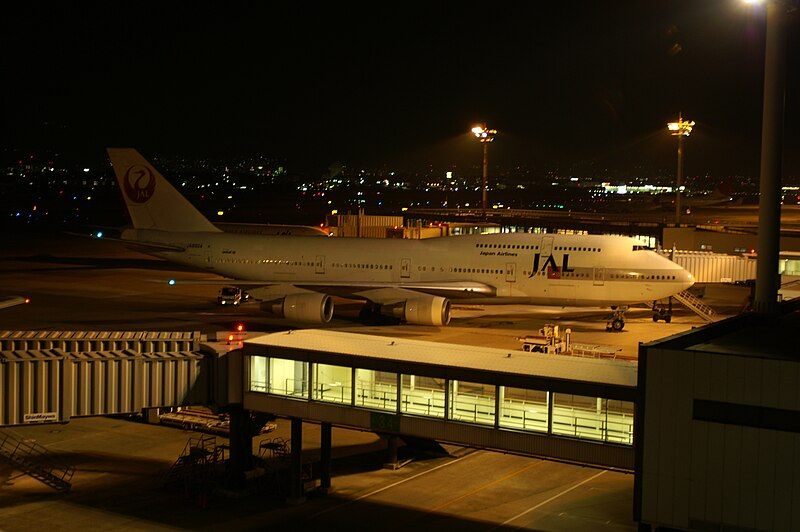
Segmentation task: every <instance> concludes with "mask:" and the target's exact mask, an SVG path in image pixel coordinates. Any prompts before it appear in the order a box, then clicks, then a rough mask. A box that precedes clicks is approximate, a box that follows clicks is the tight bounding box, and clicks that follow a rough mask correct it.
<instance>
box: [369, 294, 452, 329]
mask: <svg viewBox="0 0 800 532" xmlns="http://www.w3.org/2000/svg"><path fill="white" fill-rule="evenodd" d="M381 313H382V314H385V315H387V316H394V317H395V318H400V319H401V320H403V321H405V322H407V323H413V324H415V325H435V326H437V327H441V326H442V325H447V324H448V323H450V300H448V299H446V298H444V297H439V296H420V297H415V298H413V299H407V300H405V301H403V302H402V303H398V304H397V305H388V306H384V307H381Z"/></svg>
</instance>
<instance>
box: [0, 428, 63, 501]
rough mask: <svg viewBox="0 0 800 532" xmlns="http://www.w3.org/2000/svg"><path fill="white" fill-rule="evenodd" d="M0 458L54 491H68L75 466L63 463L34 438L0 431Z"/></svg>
mask: <svg viewBox="0 0 800 532" xmlns="http://www.w3.org/2000/svg"><path fill="white" fill-rule="evenodd" d="M0 458H2V459H4V460H5V461H7V462H8V463H9V464H11V465H12V466H14V467H15V468H16V469H19V470H20V471H22V472H23V473H25V474H26V475H28V476H30V477H33V478H35V479H36V480H38V481H39V482H42V483H43V484H46V485H48V486H50V487H51V488H53V489H54V490H56V491H61V492H64V493H66V492H68V491H69V490H70V489H71V488H72V484H71V483H70V480H72V475H73V474H74V473H75V468H74V467H72V466H70V465H67V464H63V463H61V462H60V460H58V458H57V457H56V455H55V454H53V453H52V452H51V451H50V450H48V449H47V448H46V447H45V446H44V445H41V444H40V443H37V442H36V440H29V439H23V438H20V437H18V436H16V435H14V434H12V433H10V432H8V431H0Z"/></svg>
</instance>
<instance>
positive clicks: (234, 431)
mask: <svg viewBox="0 0 800 532" xmlns="http://www.w3.org/2000/svg"><path fill="white" fill-rule="evenodd" d="M228 415H229V416H230V439H229V441H230V453H231V454H230V467H231V469H230V480H229V482H230V487H231V488H233V489H242V488H244V483H245V475H244V472H245V471H247V470H249V469H252V467H253V465H252V461H253V431H251V430H250V411H248V410H245V409H244V408H242V406H241V405H231V407H230V410H229V411H228Z"/></svg>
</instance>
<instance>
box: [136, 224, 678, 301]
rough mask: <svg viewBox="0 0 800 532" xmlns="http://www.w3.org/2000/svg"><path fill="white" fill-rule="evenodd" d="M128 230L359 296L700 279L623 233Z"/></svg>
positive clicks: (674, 283) (604, 293)
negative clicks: (407, 289)
mask: <svg viewBox="0 0 800 532" xmlns="http://www.w3.org/2000/svg"><path fill="white" fill-rule="evenodd" d="M123 238H126V239H130V240H138V241H143V242H151V243H160V244H166V245H172V246H176V247H180V248H184V249H185V250H186V251H183V252H162V253H158V255H159V256H161V257H164V258H166V259H168V260H170V261H174V262H177V263H180V264H184V265H188V266H193V267H196V268H202V269H205V270H208V271H210V272H213V273H216V274H219V275H223V276H225V277H230V278H232V279H237V280H242V281H263V282H264V283H265V284H277V285H293V286H304V285H308V286H311V287H313V286H324V285H325V283H330V285H331V286H337V287H339V289H338V290H336V291H333V293H339V294H340V295H345V296H346V295H348V294H349V295H355V296H356V297H358V293H359V292H360V291H363V288H360V287H363V286H364V285H365V284H374V285H375V286H386V287H397V288H402V287H403V286H407V285H413V284H420V283H427V284H430V285H435V284H436V283H442V284H443V285H445V284H448V283H458V282H465V283H467V282H472V283H476V284H480V285H485V286H486V287H489V288H490V290H489V291H483V292H481V293H480V294H478V293H473V292H472V291H470V290H464V291H461V292H452V291H451V292H449V293H447V297H450V298H451V299H459V298H460V299H475V298H476V296H481V297H482V298H485V299H483V302H484V303H490V302H496V303H527V304H535V305H556V306H573V305H574V306H609V305H611V306H614V305H627V304H632V303H640V302H652V301H654V300H658V299H663V298H666V297H668V296H670V295H672V294H675V293H678V292H680V291H682V290H685V289H686V288H688V287H689V286H691V285H692V284H693V279H692V276H691V274H689V273H688V272H687V271H685V270H684V269H682V268H681V267H680V266H678V265H677V264H675V263H674V262H672V261H670V260H669V259H667V258H665V257H662V256H661V255H659V254H657V253H655V252H653V251H650V250H645V249H636V248H638V247H639V246H638V245H637V243H636V241H635V240H633V239H631V238H627V237H618V236H596V235H558V234H545V235H542V234H531V233H511V234H491V235H475V236H458V237H443V238H432V239H425V240H404V239H403V240H401V239H361V238H324V237H292V236H261V235H239V234H228V233H203V232H194V233H190V232H185V233H184V232H167V231H159V230H142V229H140V230H128V231H126V233H125V235H124V236H123ZM348 283H352V284H353V287H352V288H349V289H348ZM233 284H235V283H233ZM312 289H313V288H312ZM320 291H323V290H320ZM327 291H329V292H332V291H331V290H327ZM430 291H431V292H435V290H430ZM487 296H492V297H490V298H488V299H486V297H487Z"/></svg>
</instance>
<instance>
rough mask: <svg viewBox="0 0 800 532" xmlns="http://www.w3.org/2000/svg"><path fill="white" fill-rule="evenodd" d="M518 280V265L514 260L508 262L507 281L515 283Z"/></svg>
mask: <svg viewBox="0 0 800 532" xmlns="http://www.w3.org/2000/svg"><path fill="white" fill-rule="evenodd" d="M516 281H517V265H516V264H515V263H513V262H506V282H507V283H514V282H516Z"/></svg>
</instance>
